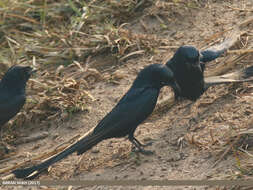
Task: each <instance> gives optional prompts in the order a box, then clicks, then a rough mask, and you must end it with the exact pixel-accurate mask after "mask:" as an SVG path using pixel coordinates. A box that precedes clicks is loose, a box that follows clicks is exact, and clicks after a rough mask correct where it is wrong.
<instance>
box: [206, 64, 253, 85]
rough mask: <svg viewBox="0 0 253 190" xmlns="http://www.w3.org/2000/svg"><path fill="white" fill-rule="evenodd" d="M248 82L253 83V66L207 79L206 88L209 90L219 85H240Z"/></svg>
mask: <svg viewBox="0 0 253 190" xmlns="http://www.w3.org/2000/svg"><path fill="white" fill-rule="evenodd" d="M247 81H253V66H250V67H247V68H246V69H242V70H240V71H235V72H233V73H229V74H224V75H221V76H213V77H206V78H205V86H206V88H208V87H210V86H213V85H218V84H226V83H238V82H247Z"/></svg>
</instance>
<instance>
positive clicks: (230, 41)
mask: <svg viewBox="0 0 253 190" xmlns="http://www.w3.org/2000/svg"><path fill="white" fill-rule="evenodd" d="M236 39H237V38H236V37H231V38H227V39H226V40H224V41H223V42H222V43H221V44H219V45H215V46H212V47H210V48H207V49H205V50H202V51H200V54H201V55H202V56H201V57H200V62H203V63H205V62H209V61H213V60H215V59H216V58H218V57H220V56H221V55H222V54H223V53H225V52H226V51H227V50H228V49H229V48H230V47H231V46H233V45H234V43H235V40H236Z"/></svg>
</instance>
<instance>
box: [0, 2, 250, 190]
mask: <svg viewBox="0 0 253 190" xmlns="http://www.w3.org/2000/svg"><path fill="white" fill-rule="evenodd" d="M157 2H159V3H160V4H159V5H156V6H153V7H150V8H148V9H145V11H146V12H149V13H150V12H151V13H152V14H149V15H145V14H142V16H138V17H136V19H131V22H130V23H129V24H128V26H127V27H126V28H127V29H128V30H131V32H132V33H133V35H137V34H143V35H146V34H148V35H150V34H154V35H156V36H157V37H159V39H164V44H163V43H160V44H159V46H158V47H156V48H155V49H154V52H153V53H152V54H150V55H149V54H144V55H138V56H131V57H128V59H125V60H124V61H123V62H118V59H115V57H111V56H108V55H105V54H104V53H102V54H99V55H97V56H95V57H92V59H91V60H90V62H89V65H91V67H92V68H95V69H97V70H98V71H99V72H101V74H102V76H103V78H104V79H106V80H101V81H99V82H96V83H93V85H91V87H90V88H89V93H90V95H91V96H92V97H93V98H94V100H93V101H88V103H87V109H86V110H84V111H83V112H79V113H74V114H72V116H71V117H68V118H67V119H62V118H61V117H58V118H59V119H58V120H56V121H54V122H49V123H48V122H45V123H42V124H41V125H36V126H29V127H27V128H20V129H19V131H21V133H22V134H24V135H25V136H29V135H31V134H34V133H41V132H43V131H47V132H48V136H47V137H46V138H44V139H43V140H39V141H36V142H33V143H26V144H22V145H20V146H16V150H17V153H16V155H14V156H13V157H10V158H8V159H7V160H6V161H5V162H2V163H1V168H4V167H7V166H10V165H13V164H15V163H19V162H21V161H23V160H27V159H29V158H33V157H34V156H36V155H38V154H40V153H41V152H45V151H47V150H49V149H51V148H52V147H55V146H57V145H59V144H61V143H63V142H66V141H67V140H68V139H71V138H72V137H73V136H75V135H76V134H84V133H85V132H87V131H88V130H89V129H90V128H92V127H94V126H95V125H96V124H97V123H98V122H99V121H100V120H101V119H102V118H103V117H104V116H105V115H106V113H108V112H109V111H110V110H111V109H112V108H113V106H114V105H116V103H117V102H118V100H119V99H120V98H121V97H122V95H123V94H124V93H125V92H126V91H127V90H128V88H129V87H130V85H131V83H132V81H133V80H134V78H135V77H136V75H137V73H138V71H139V70H140V69H141V68H143V67H144V66H146V65H148V64H151V63H161V62H163V61H164V60H165V59H166V58H168V57H170V56H171V55H173V53H174V50H175V48H176V47H178V46H181V45H184V44H190V45H194V46H196V47H198V48H203V47H206V46H208V45H211V44H212V43H218V42H219V40H220V39H222V38H223V36H225V35H226V34H227V32H226V31H227V29H229V28H232V27H234V26H235V25H238V23H242V22H243V21H245V20H247V19H248V18H250V17H251V16H253V12H252V10H251V11H249V9H251V7H253V3H252V2H251V1H233V0H232V1H225V2H223V1H203V2H201V3H198V1H194V2H195V3H194V4H189V5H188V6H185V4H184V6H183V4H178V5H177V6H175V5H174V6H172V7H170V8H168V9H162V6H163V3H166V1H157ZM167 3H168V2H167ZM159 8H161V9H162V10H163V12H162V14H159ZM138 11H140V10H138ZM166 11H167V14H166ZM146 12H144V13H146ZM252 29H253V25H252V23H249V24H248V25H247V26H245V27H244V28H243V29H242V32H245V35H244V36H243V37H242V40H241V41H240V43H245V44H241V45H243V46H244V48H252V46H253V39H252V34H253V33H252ZM221 32H224V35H221V36H220V38H218V40H217V38H216V41H209V39H210V36H213V35H215V34H218V33H221ZM154 40H155V39H154ZM148 43H152V41H149V42H148ZM154 43H155V42H154ZM151 45H152V44H151ZM136 55H137V54H136ZM231 56H232V55H229V54H228V55H227V57H231ZM227 57H226V56H225V57H221V58H219V59H217V61H214V62H213V63H210V64H207V72H208V70H210V69H213V68H215V67H216V66H218V65H219V64H223V63H224V62H226V60H227V59H228V58H227ZM252 58H253V56H252V55H249V56H248V57H247V58H245V59H244V60H242V61H240V62H238V63H236V65H235V67H234V68H233V70H234V69H236V68H242V67H246V65H252ZM115 60H116V61H115ZM83 64H84V63H83ZM252 92H253V89H252V84H251V83H244V84H230V85H220V86H215V87H212V88H210V89H208V91H207V92H206V93H205V94H204V95H203V96H202V97H201V98H200V99H199V100H198V101H196V102H190V101H187V100H184V101H181V102H177V103H176V104H175V105H173V107H172V108H170V109H167V110H164V112H161V113H156V115H155V116H153V117H151V118H149V119H148V120H147V121H145V122H144V123H143V124H142V125H140V126H139V127H138V128H137V130H136V132H135V136H136V137H137V138H138V139H139V140H140V141H142V142H152V145H151V146H149V147H147V149H149V150H152V151H154V152H155V154H154V155H152V156H143V155H138V154H135V153H132V152H131V144H130V142H128V141H127V140H125V139H111V140H107V141H104V142H101V143H99V144H98V145H97V146H96V147H94V148H92V150H90V151H88V152H87V153H85V154H83V155H82V156H76V155H71V156H69V157H68V158H66V159H64V160H63V161H61V162H59V163H57V164H54V165H53V166H52V167H51V169H50V172H49V173H46V174H44V175H41V176H40V177H39V179H75V180H76V179H83V180H86V179H87V180H91V179H92V180H95V179H108V180H109V179H115V180H116V179H140V180H145V179H154V180H161V179H238V178H243V179H248V178H251V177H250V176H249V175H248V174H251V169H252V164H251V163H250V161H249V158H248V157H247V159H246V161H247V164H248V165H247V167H248V168H246V169H245V168H242V167H241V166H242V165H240V164H238V163H244V161H245V157H246V156H245V155H243V154H242V153H241V152H240V151H238V150H237V149H232V150H231V151H229V152H228V154H226V155H225V156H224V157H222V159H221V161H220V162H218V163H217V165H216V166H215V167H212V166H213V165H214V164H215V162H216V161H217V160H218V159H219V158H220V157H221V155H222V153H224V151H225V150H226V148H227V147H228V146H227V144H230V143H231V142H228V141H229V140H231V138H230V137H231V135H232V134H231V133H232V132H235V131H238V132H239V131H241V130H243V129H244V128H247V127H249V125H252V123H251V122H249V121H251V118H252V116H253V111H252V106H253V103H252ZM167 93H171V91H170V90H168V89H166V90H163V92H162V94H161V95H160V96H161V97H162V96H164V95H165V94H167ZM45 125H47V126H45ZM19 138H22V137H19ZM223 147H224V148H223ZM237 148H239V147H237ZM248 151H250V147H249V149H248ZM238 160H239V161H238ZM38 162H40V161H38ZM35 163H36V162H33V163H30V164H35ZM107 188H108V189H123V187H112V188H109V187H93V189H107ZM62 189H67V188H62ZM72 189H79V188H78V187H73V188H72ZM87 189H88V188H87ZM89 189H90V188H89ZM124 189H168V188H166V187H163V188H162V187H127V188H125V187H124ZM170 189H172V188H170ZM174 189H215V188H211V187H210V188H208V187H198V188H197V187H175V188H174Z"/></svg>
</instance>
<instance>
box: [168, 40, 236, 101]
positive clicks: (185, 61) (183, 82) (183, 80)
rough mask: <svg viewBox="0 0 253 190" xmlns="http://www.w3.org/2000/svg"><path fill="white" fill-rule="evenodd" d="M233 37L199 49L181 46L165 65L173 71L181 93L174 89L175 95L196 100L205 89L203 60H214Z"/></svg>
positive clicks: (224, 49)
mask: <svg viewBox="0 0 253 190" xmlns="http://www.w3.org/2000/svg"><path fill="white" fill-rule="evenodd" d="M232 42H233V39H228V40H225V41H224V42H223V43H221V44H220V45H218V46H213V47H211V48H208V49H206V50H203V51H199V50H198V49H196V48H195V47H193V46H181V47H179V48H178V49H177V51H176V53H175V54H174V55H173V57H172V58H171V59H170V60H169V61H168V62H167V63H166V65H167V66H168V67H169V68H170V69H171V70H172V71H173V73H174V77H175V79H176V82H177V83H178V85H179V87H180V89H181V93H179V92H177V91H176V89H174V92H175V97H176V98H178V97H184V98H187V99H190V100H192V101H195V100H197V99H198V98H199V97H200V96H201V95H202V94H203V93H204V92H205V91H206V90H207V88H208V87H207V86H205V82H204V70H205V64H204V63H205V62H209V61H212V60H215V59H216V58H218V57H219V56H221V55H222V54H223V53H224V52H225V51H226V50H227V49H228V48H229V47H230V46H231V45H232Z"/></svg>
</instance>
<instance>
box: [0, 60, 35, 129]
mask: <svg viewBox="0 0 253 190" xmlns="http://www.w3.org/2000/svg"><path fill="white" fill-rule="evenodd" d="M33 72H34V70H33V69H32V68H31V67H29V66H19V65H15V66H12V67H10V68H9V69H8V71H7V72H6V73H5V75H4V76H3V78H2V80H1V81H0V128H1V127H2V126H3V125H4V124H5V123H6V122H8V121H9V120H10V119H11V118H13V117H14V116H15V115H16V114H17V113H18V112H19V111H20V110H21V108H22V107H23V105H24V104H25V101H26V94H25V87H26V82H27V81H28V79H29V78H30V76H31V74H32V73H33Z"/></svg>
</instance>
